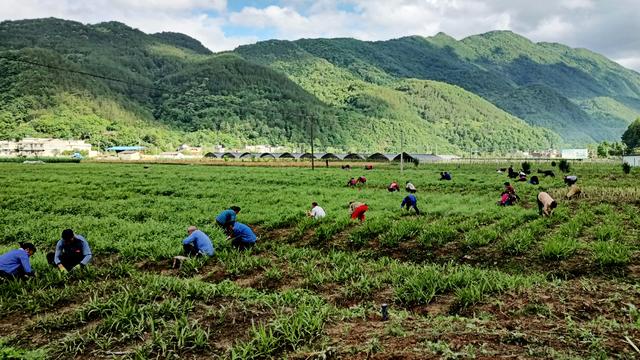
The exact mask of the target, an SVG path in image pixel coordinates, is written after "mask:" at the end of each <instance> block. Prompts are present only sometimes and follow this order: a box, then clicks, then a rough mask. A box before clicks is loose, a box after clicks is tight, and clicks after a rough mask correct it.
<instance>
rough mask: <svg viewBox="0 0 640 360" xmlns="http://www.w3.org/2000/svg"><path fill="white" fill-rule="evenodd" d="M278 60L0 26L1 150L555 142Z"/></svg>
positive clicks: (413, 90) (439, 90)
mask: <svg viewBox="0 0 640 360" xmlns="http://www.w3.org/2000/svg"><path fill="white" fill-rule="evenodd" d="M345 41H346V42H353V41H354V40H345ZM281 44H285V43H281ZM262 45H264V43H263V44H262ZM281 50H286V49H277V50H276V51H271V52H269V51H265V52H264V54H262V55H263V56H264V57H269V56H271V57H273V60H274V61H257V60H256V59H257V57H254V58H252V59H244V58H242V57H241V56H245V55H246V54H243V53H242V52H238V53H222V54H212V53H210V51H209V50H207V49H206V48H205V47H204V46H202V44H200V43H199V42H198V41H197V40H194V39H191V38H189V37H187V36H185V35H182V34H176V33H159V34H153V35H148V34H145V33H143V32H141V31H138V30H136V29H132V28H130V27H128V26H126V25H124V24H121V23H116V22H109V23H101V24H95V25H84V24H81V23H77V22H72V21H65V20H59V19H39V20H25V21H7V22H2V23H0V72H1V73H2V74H5V76H3V77H2V78H1V79H0V138H2V139H13V138H20V137H24V136H53V137H62V138H81V139H86V140H88V141H90V142H91V143H93V144H95V145H96V146H98V147H101V148H104V147H107V146H111V145H129V144H141V145H147V146H151V147H156V148H159V149H170V148H173V147H175V146H177V145H178V144H179V143H182V142H188V143H191V144H194V145H214V144H223V145H226V146H241V145H243V144H274V145H290V146H298V145H300V144H305V143H306V144H308V143H309V133H310V123H311V121H313V122H314V124H315V126H314V127H315V131H314V133H315V142H316V145H317V146H318V147H319V148H320V149H326V150H353V151H398V150H399V149H400V142H401V139H404V148H405V149H406V150H408V151H427V150H435V149H438V150H439V151H447V152H458V153H461V152H463V151H468V150H474V149H482V150H483V151H494V152H506V151H511V150H513V149H531V148H548V147H550V146H552V145H554V144H557V143H558V142H559V138H558V137H557V136H556V135H555V134H554V133H552V132H550V131H547V130H544V129H541V128H535V127H531V126H529V125H527V124H526V123H524V122H523V121H522V120H520V119H518V118H516V117H514V116H512V115H509V114H507V113H506V112H504V111H502V110H500V109H498V108H496V107H495V106H493V105H491V104H490V103H488V102H487V101H485V100H483V99H482V98H480V97H478V96H475V95H473V94H471V93H469V92H467V91H464V90H463V89H461V88H459V87H456V86H451V85H446V84H443V83H438V82H433V81H428V82H427V81H420V80H405V79H401V78H398V77H397V76H394V75H393V74H389V73H388V72H386V71H384V70H381V69H379V68H378V67H376V66H373V65H371V64H369V63H367V62H365V61H359V60H357V59H355V60H354V61H352V59H349V58H344V59H343V61H344V64H348V65H349V66H348V67H346V68H345V67H341V66H336V65H334V64H333V63H332V62H330V61H327V60H325V59H320V58H318V57H316V56H311V55H309V53H308V52H306V51H304V50H299V47H298V46H297V45H294V46H291V51H292V53H290V54H287V53H286V51H283V52H281ZM262 55H261V56H262ZM287 58H290V59H292V60H295V61H293V62H290V63H287V62H286V61H285V60H286V59H287ZM334 60H336V61H338V60H339V59H334ZM25 61H26V62H32V63H33V62H35V63H38V64H41V65H45V66H48V68H47V67H42V66H34V65H33V64H28V63H25ZM276 63H277V64H276ZM278 64H280V65H278ZM265 65H271V67H270V66H265ZM273 67H275V68H276V69H274V68H273ZM59 69H69V70H72V71H75V72H85V73H92V74H99V75H101V76H102V77H106V78H111V79H120V80H124V81H125V82H122V81H112V80H108V79H104V78H95V77H89V76H85V75H81V74H78V73H70V72H69V71H62V70H59ZM276 70H277V71H276ZM282 71H284V72H285V73H286V74H283V73H282ZM487 128H490V129H492V130H491V131H487V130H486V129H487Z"/></svg>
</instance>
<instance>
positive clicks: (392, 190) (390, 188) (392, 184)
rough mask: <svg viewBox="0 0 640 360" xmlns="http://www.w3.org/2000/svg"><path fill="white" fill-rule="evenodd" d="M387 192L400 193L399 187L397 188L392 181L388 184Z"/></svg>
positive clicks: (395, 183) (396, 184)
mask: <svg viewBox="0 0 640 360" xmlns="http://www.w3.org/2000/svg"><path fill="white" fill-rule="evenodd" d="M387 190H389V192H395V191H400V186H398V183H397V182H395V181H393V182H392V183H391V184H389V187H388V188H387Z"/></svg>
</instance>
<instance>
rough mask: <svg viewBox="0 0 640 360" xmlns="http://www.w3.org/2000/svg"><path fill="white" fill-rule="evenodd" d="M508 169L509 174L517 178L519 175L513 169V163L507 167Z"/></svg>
mask: <svg viewBox="0 0 640 360" xmlns="http://www.w3.org/2000/svg"><path fill="white" fill-rule="evenodd" d="M507 171H508V174H507V176H508V177H509V178H510V179H515V178H516V177H517V176H518V174H517V173H516V172H515V171H513V165H509V169H507Z"/></svg>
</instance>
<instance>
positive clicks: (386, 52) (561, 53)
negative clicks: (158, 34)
mask: <svg viewBox="0 0 640 360" xmlns="http://www.w3.org/2000/svg"><path fill="white" fill-rule="evenodd" d="M236 51H237V52H238V53H240V54H242V55H243V57H245V58H246V59H248V60H251V61H256V62H259V63H262V64H264V65H268V66H272V67H274V68H279V69H281V70H284V71H285V72H287V71H289V72H291V73H292V74H294V75H295V72H294V71H293V70H292V69H295V67H296V66H297V65H296V64H301V65H300V66H305V64H309V63H310V62H311V59H314V58H315V59H318V60H324V61H326V62H328V63H330V64H332V65H333V66H336V67H338V68H341V69H345V70H347V71H348V72H349V73H351V74H352V75H354V76H356V77H358V78H359V79H361V80H363V81H365V82H368V83H372V84H385V83H386V82H388V81H389V80H390V79H394V78H395V79H398V78H400V79H402V78H416V79H430V80H436V81H441V82H446V83H449V84H454V85H458V86H460V87H462V88H464V89H465V90H468V91H471V92H473V93H475V94H477V95H480V96H481V97H483V98H484V99H486V100H488V101H490V102H492V103H493V104H494V105H496V106H498V107H499V108H501V109H503V110H505V111H507V112H509V113H511V114H513V115H515V116H518V117H520V118H522V119H524V120H525V121H527V122H528V123H529V124H532V125H539V126H543V127H546V128H548V129H551V130H554V131H555V132H557V133H559V134H560V135H561V136H562V137H563V139H564V141H565V142H567V143H571V144H580V145H583V144H585V143H591V142H596V141H601V140H618V139H619V137H620V135H621V134H622V132H624V130H625V129H626V127H627V126H628V124H629V123H630V122H631V121H633V119H635V118H636V117H637V116H638V115H639V114H640V74H638V73H636V72H634V71H632V70H629V69H626V68H624V67H622V66H620V65H618V64H617V63H615V62H612V61H610V60H608V59H607V58H605V57H603V56H602V55H599V54H596V53H593V52H591V51H589V50H585V49H572V48H569V47H567V46H564V45H560V44H551V43H533V42H531V41H530V40H528V39H526V38H524V37H522V36H520V35H517V34H514V33H512V32H510V31H492V32H489V33H486V34H481V35H474V36H470V37H467V38H465V39H462V40H460V41H458V40H455V39H454V38H452V37H450V36H448V35H446V34H443V33H439V34H437V35H436V36H433V37H420V36H409V37H404V38H400V39H394V40H388V41H374V42H366V41H359V40H355V39H346V38H344V39H301V40H297V41H292V42H287V41H277V40H271V41H266V42H261V43H257V44H255V45H246V46H241V47H239V48H238V49H237V50H236ZM285 63H286V65H284V64H285Z"/></svg>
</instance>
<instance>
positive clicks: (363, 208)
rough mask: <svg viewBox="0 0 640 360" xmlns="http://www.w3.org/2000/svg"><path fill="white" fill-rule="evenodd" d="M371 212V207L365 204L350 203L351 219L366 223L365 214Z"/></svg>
mask: <svg viewBox="0 0 640 360" xmlns="http://www.w3.org/2000/svg"><path fill="white" fill-rule="evenodd" d="M367 210H369V207H368V206H367V204H365V203H361V202H355V201H351V202H350V203H349V212H350V213H351V219H353V220H355V219H358V220H360V222H363V221H364V213H365V212H367Z"/></svg>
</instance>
